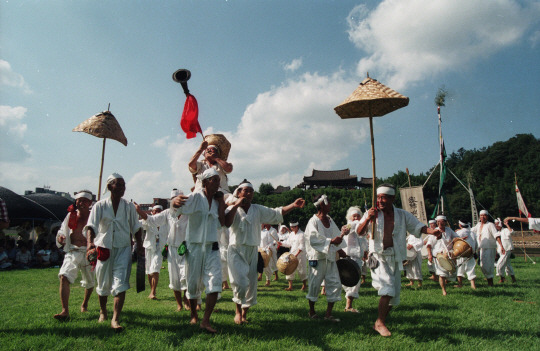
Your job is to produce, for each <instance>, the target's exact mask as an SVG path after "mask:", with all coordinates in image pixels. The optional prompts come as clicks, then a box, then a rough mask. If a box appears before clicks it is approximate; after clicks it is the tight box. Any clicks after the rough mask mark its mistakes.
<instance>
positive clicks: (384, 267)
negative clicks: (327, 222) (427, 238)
mask: <svg viewBox="0 0 540 351" xmlns="http://www.w3.org/2000/svg"><path fill="white" fill-rule="evenodd" d="M395 198H396V188H395V186H394V185H392V184H382V185H380V186H379V187H378V188H377V206H376V207H372V208H370V209H369V210H368V211H367V212H366V213H364V216H363V217H362V219H361V220H360V223H359V224H358V226H357V227H356V233H357V234H359V235H364V234H366V232H367V233H368V237H369V252H370V254H369V255H370V257H369V259H368V265H370V268H371V277H372V279H373V283H372V284H373V287H374V288H375V289H377V290H378V294H379V296H381V298H380V300H379V308H378V318H377V320H376V321H375V324H374V325H373V329H374V330H375V331H377V332H378V333H379V334H380V335H382V336H390V335H392V334H391V333H390V330H388V328H387V327H386V324H385V321H386V317H387V316H388V313H389V312H390V310H391V309H392V306H397V305H398V304H399V302H400V299H399V295H400V291H401V275H402V274H401V272H402V271H403V261H404V260H405V259H406V258H407V253H406V250H407V243H406V235H407V232H409V233H410V234H412V235H414V236H416V237H420V233H424V234H435V233H438V232H439V230H438V229H437V228H435V229H431V228H428V227H426V226H425V225H424V224H422V223H421V222H420V221H419V220H418V219H417V218H416V217H415V216H414V215H412V214H411V213H409V212H407V211H405V210H402V209H399V208H396V207H394V200H395ZM373 223H375V225H374V227H375V232H373V230H372V228H373Z"/></svg>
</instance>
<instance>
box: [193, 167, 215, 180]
mask: <svg viewBox="0 0 540 351" xmlns="http://www.w3.org/2000/svg"><path fill="white" fill-rule="evenodd" d="M213 176H219V173H218V172H217V171H216V170H215V169H214V167H211V168H208V169H207V170H206V171H204V172H203V173H202V174H199V175H198V176H197V178H199V180H200V181H201V182H202V181H203V180H205V179H208V178H212V177H213Z"/></svg>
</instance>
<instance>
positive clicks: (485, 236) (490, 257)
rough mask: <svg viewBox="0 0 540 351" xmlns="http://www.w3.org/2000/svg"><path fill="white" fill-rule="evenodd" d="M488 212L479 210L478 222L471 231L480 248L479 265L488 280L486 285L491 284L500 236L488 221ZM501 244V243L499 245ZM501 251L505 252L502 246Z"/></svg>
mask: <svg viewBox="0 0 540 351" xmlns="http://www.w3.org/2000/svg"><path fill="white" fill-rule="evenodd" d="M488 216H489V212H488V211H486V210H482V211H480V222H478V224H476V226H474V228H473V229H472V232H473V233H474V234H475V235H476V242H477V243H478V248H479V249H480V267H481V268H482V273H484V276H485V277H486V279H487V281H488V286H493V276H494V274H493V271H494V269H495V254H496V251H497V242H498V243H499V244H501V238H500V237H499V232H497V228H495V225H494V224H493V223H491V222H489V221H488ZM501 246H502V245H501ZM502 253H503V254H504V253H505V250H504V248H503V249H502Z"/></svg>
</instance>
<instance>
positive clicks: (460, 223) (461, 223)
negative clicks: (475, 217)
mask: <svg viewBox="0 0 540 351" xmlns="http://www.w3.org/2000/svg"><path fill="white" fill-rule="evenodd" d="M459 225H461V226H463V227H468V226H469V223H464V222H462V221H459Z"/></svg>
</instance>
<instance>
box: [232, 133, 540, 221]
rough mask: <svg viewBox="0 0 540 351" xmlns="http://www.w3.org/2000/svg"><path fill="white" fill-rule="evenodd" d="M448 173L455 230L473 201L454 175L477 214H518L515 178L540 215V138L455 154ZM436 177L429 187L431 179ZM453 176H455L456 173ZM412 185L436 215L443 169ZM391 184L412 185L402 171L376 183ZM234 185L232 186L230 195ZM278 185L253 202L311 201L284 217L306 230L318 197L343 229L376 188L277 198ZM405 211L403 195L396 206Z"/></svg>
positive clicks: (415, 178)
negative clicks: (324, 199) (351, 210)
mask: <svg viewBox="0 0 540 351" xmlns="http://www.w3.org/2000/svg"><path fill="white" fill-rule="evenodd" d="M446 166H447V170H448V171H447V174H446V178H445V181H444V189H445V194H446V195H445V206H444V207H445V215H446V216H447V217H448V218H449V220H450V222H451V225H452V227H454V228H455V227H456V224H457V221H458V220H463V221H469V222H470V221H471V205H470V197H469V194H468V192H467V191H466V189H465V188H464V187H463V186H462V185H461V184H460V183H459V182H458V180H456V178H455V177H454V175H455V176H456V177H457V178H459V180H461V182H462V183H464V184H465V185H466V186H469V184H470V187H471V189H472V191H473V193H474V196H475V198H476V207H477V210H478V211H480V210H481V209H486V210H488V211H489V212H490V214H491V215H492V216H493V217H494V218H497V217H500V218H501V219H503V218H504V217H507V216H516V215H517V214H518V207H517V200H516V192H515V179H514V175H517V182H518V186H519V189H520V192H521V194H522V196H523V198H524V200H525V204H526V205H527V208H528V210H529V212H530V213H532V215H533V216H536V217H540V198H538V196H537V194H539V193H540V176H539V175H538V170H539V168H540V140H539V139H537V138H535V137H534V136H533V135H532V134H517V135H516V136H514V137H512V138H510V139H509V140H507V141H501V142H496V143H494V144H493V145H491V146H488V147H483V148H480V149H478V150H477V149H473V150H465V149H464V148H460V149H459V150H457V151H455V152H453V153H451V154H450V155H449V156H448V157H447V159H446ZM432 172H433V174H432V176H431V178H430V179H429V181H428V182H427V183H426V180H427V179H428V177H429V175H430V174H431V173H432ZM452 173H453V174H454V175H452ZM410 181H411V185H412V186H421V185H423V184H424V183H426V185H425V187H424V189H423V190H424V200H425V203H426V213H427V214H428V216H431V214H432V213H433V211H434V209H435V205H436V203H437V197H438V194H439V167H437V165H433V167H432V168H431V169H430V170H428V171H427V172H426V173H420V174H419V175H412V174H411V175H410ZM382 183H392V184H394V185H395V186H396V187H398V188H401V187H408V186H409V180H408V177H407V174H406V173H405V172H404V171H402V170H399V171H398V172H397V173H395V174H394V175H392V176H391V177H388V178H383V179H377V182H376V184H377V185H379V184H382ZM234 188H235V187H231V191H233V190H234ZM273 190H274V187H273V186H272V184H270V183H263V184H261V185H260V187H259V192H256V193H255V195H254V199H253V201H254V203H258V204H261V205H264V206H268V207H278V206H283V205H285V204H289V203H291V202H292V201H294V200H295V199H296V198H298V197H302V198H304V199H306V206H305V207H304V208H303V209H301V210H295V211H292V212H291V213H290V214H288V215H287V216H285V223H286V224H288V223H289V222H291V221H298V222H299V223H300V226H301V227H302V228H303V227H305V225H306V224H307V222H308V221H309V219H310V218H311V217H312V216H313V214H314V213H315V212H316V211H315V206H314V205H313V201H312V199H313V197H314V196H316V195H319V194H326V195H327V196H328V197H329V199H330V200H331V203H332V210H331V212H330V216H331V217H332V218H333V219H334V221H335V222H336V224H337V225H338V226H341V225H343V224H345V223H346V220H345V215H346V212H347V209H348V208H349V207H350V206H359V207H360V208H362V211H365V207H366V206H367V207H371V196H372V195H371V191H372V190H371V188H369V189H365V188H358V189H338V188H320V189H313V190H303V189H299V188H294V189H292V190H290V191H287V192H284V193H281V194H274V193H273ZM395 204H396V206H397V207H401V199H400V197H399V191H398V193H397V198H396V202H395Z"/></svg>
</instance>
